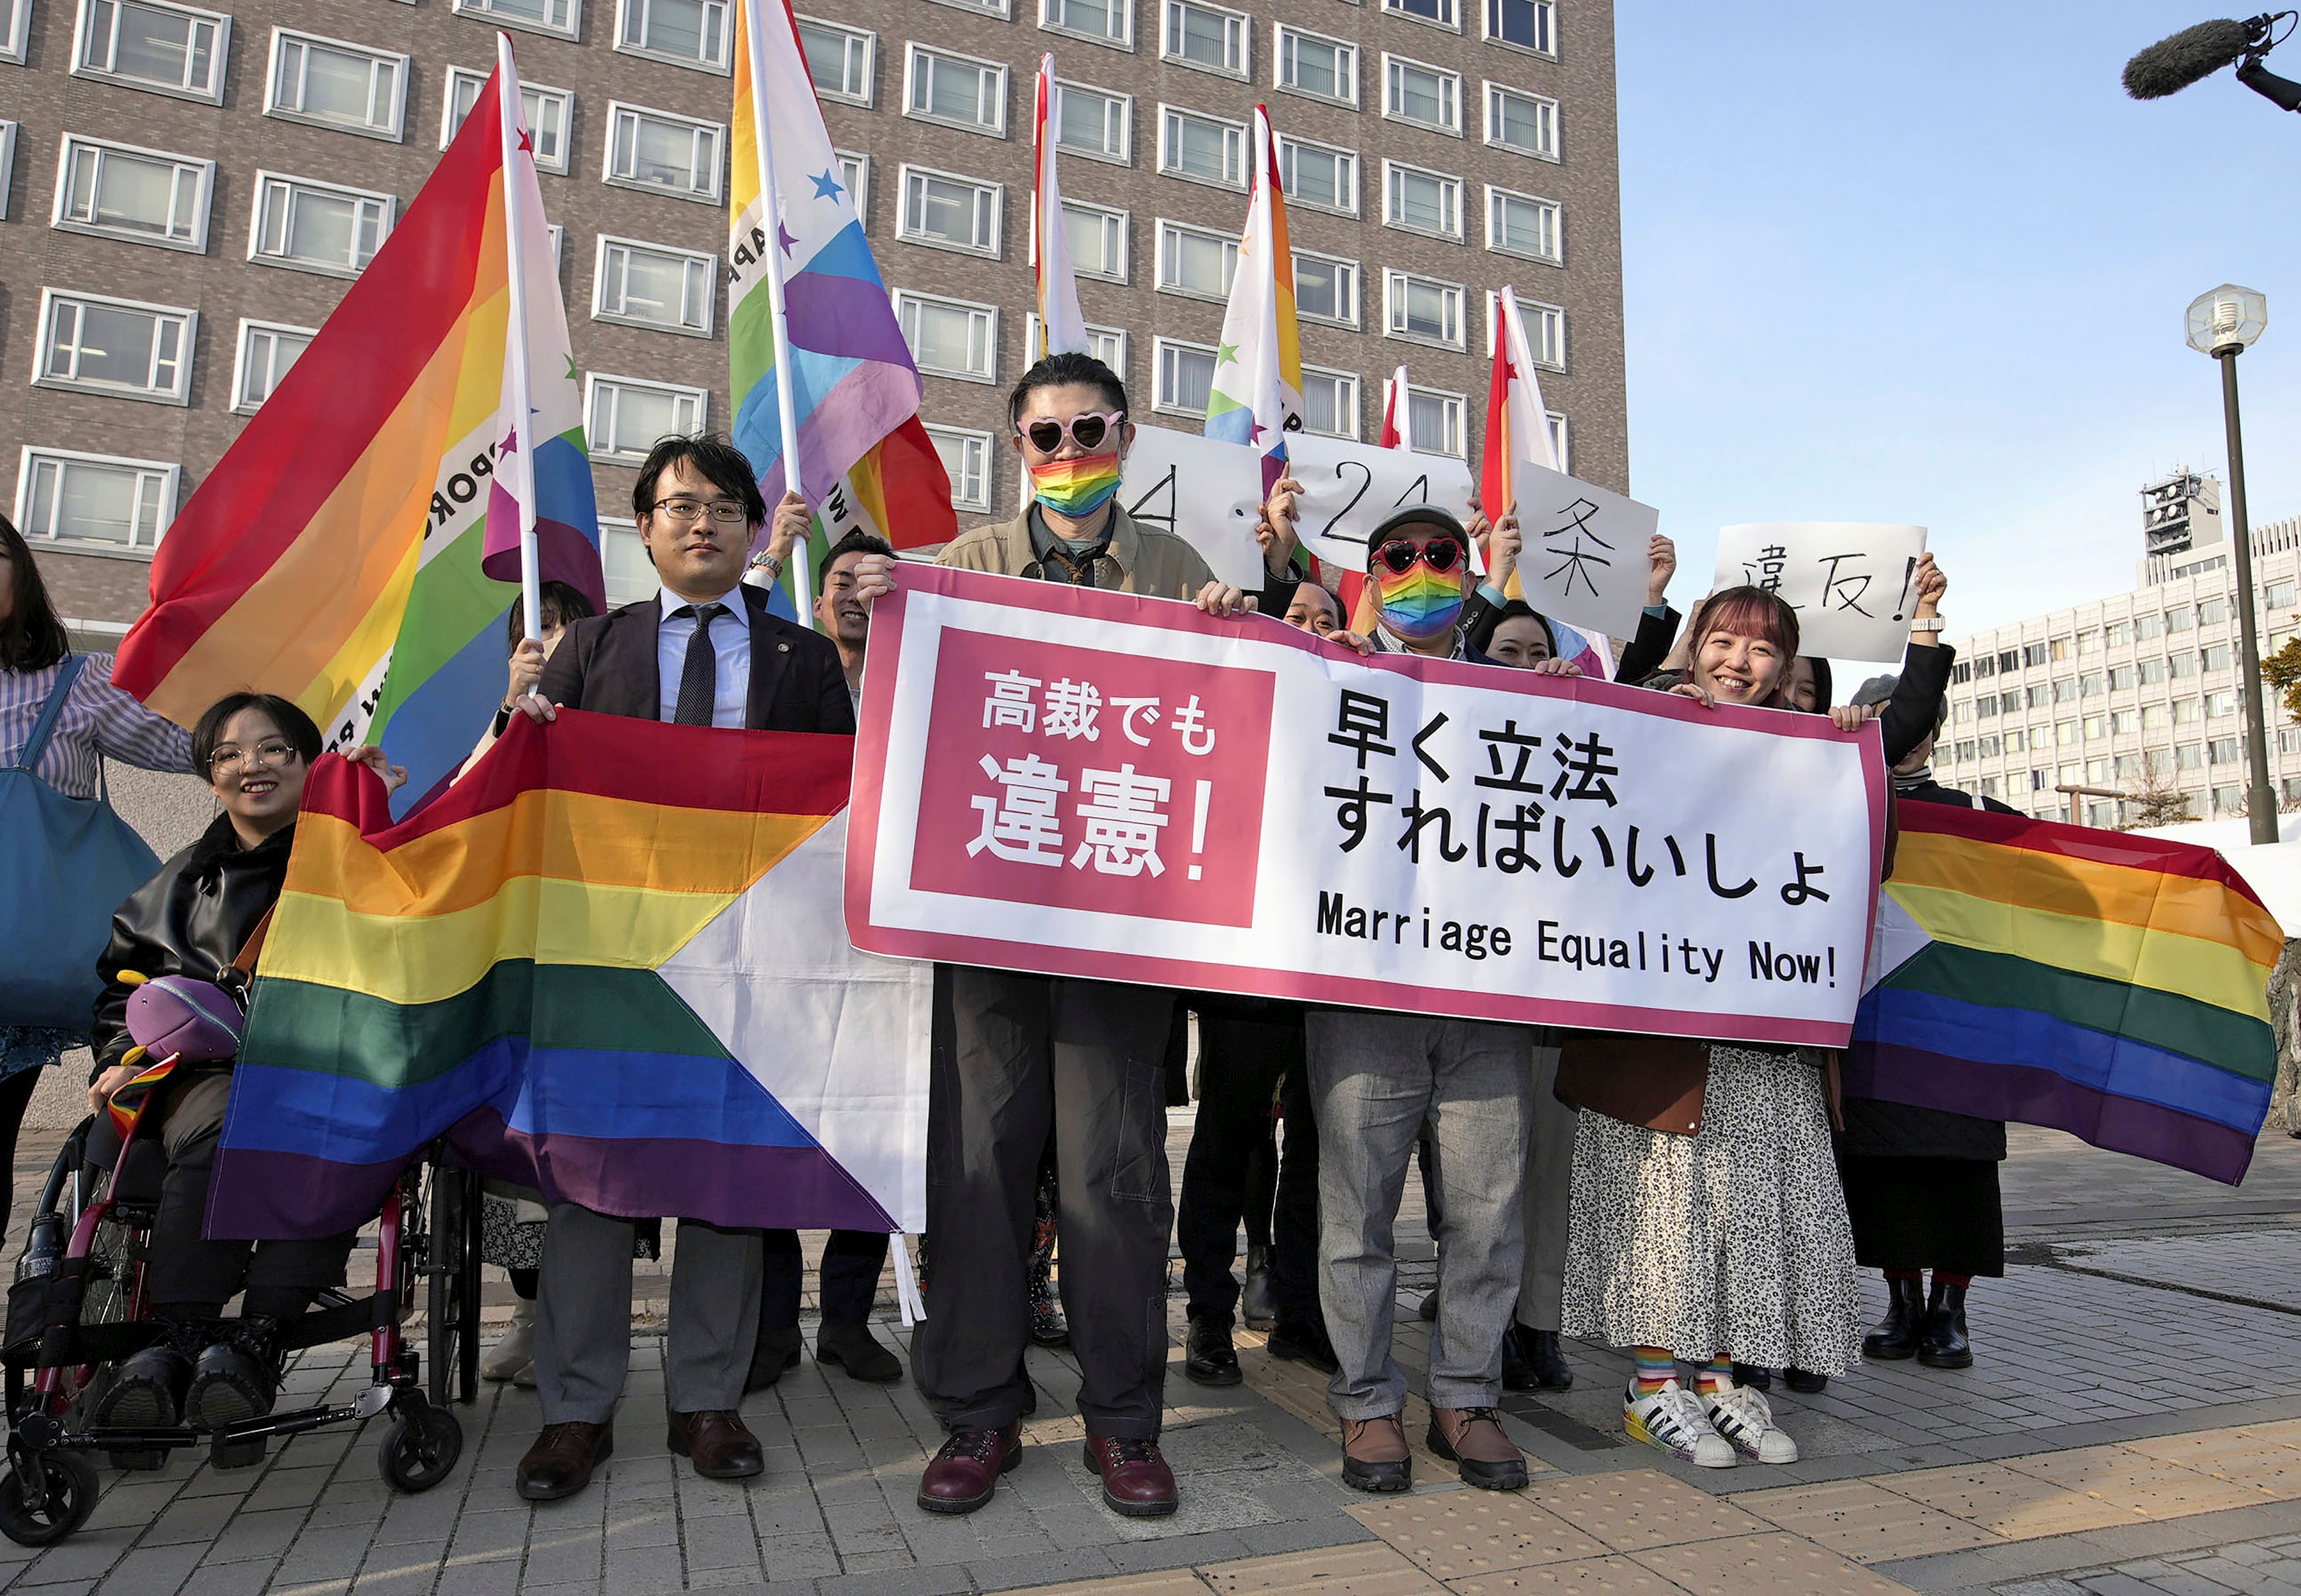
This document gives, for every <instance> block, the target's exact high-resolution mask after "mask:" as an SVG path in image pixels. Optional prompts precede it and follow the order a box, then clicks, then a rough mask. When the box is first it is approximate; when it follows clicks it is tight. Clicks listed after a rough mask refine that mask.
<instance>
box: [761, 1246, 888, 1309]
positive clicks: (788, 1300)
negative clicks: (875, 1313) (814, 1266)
mask: <svg viewBox="0 0 2301 1596" xmlns="http://www.w3.org/2000/svg"><path fill="white" fill-rule="evenodd" d="M759 1240H760V1241H762V1242H764V1243H765V1244H766V1274H765V1276H764V1278H763V1280H762V1282H761V1285H760V1289H759V1330H760V1333H762V1334H764V1333H766V1332H767V1331H770V1330H788V1329H790V1328H791V1326H793V1325H795V1324H798V1323H799V1279H800V1276H802V1275H803V1274H806V1273H807V1265H806V1263H805V1261H804V1260H803V1259H802V1258H800V1256H799V1233H798V1232H797V1231H795V1230H764V1231H761V1232H760V1233H759ZM886 1264H887V1237H886V1233H884V1232H883V1231H875V1230H835V1231H833V1232H832V1233H831V1239H830V1240H829V1241H825V1242H824V1246H823V1268H822V1270H821V1278H820V1281H819V1284H820V1287H821V1291H820V1296H821V1300H822V1303H823V1322H824V1324H867V1323H868V1322H869V1321H870V1318H871V1307H872V1304H874V1302H876V1301H877V1300H878V1299H879V1271H880V1270H882V1269H883V1268H884V1267H886Z"/></svg>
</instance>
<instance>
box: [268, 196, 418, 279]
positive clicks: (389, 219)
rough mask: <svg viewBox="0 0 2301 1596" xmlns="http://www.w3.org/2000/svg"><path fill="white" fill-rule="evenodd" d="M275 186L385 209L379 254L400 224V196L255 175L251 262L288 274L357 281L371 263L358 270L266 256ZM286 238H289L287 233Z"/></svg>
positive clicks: (378, 239)
mask: <svg viewBox="0 0 2301 1596" xmlns="http://www.w3.org/2000/svg"><path fill="white" fill-rule="evenodd" d="M274 183H280V184H285V185H288V186H289V187H290V188H297V189H309V190H314V191H316V192H318V193H322V194H332V195H337V196H341V197H344V198H347V199H354V200H357V201H359V202H360V203H361V204H363V205H365V204H370V203H373V204H377V205H381V206H382V207H383V220H382V222H381V226H379V227H378V229H377V230H376V237H375V247H376V249H377V250H378V251H379V252H380V251H381V249H382V248H383V244H384V240H385V239H387V238H390V237H391V230H392V229H393V228H394V227H396V226H397V225H398V223H399V199H398V196H396V195H390V194H379V193H377V192H376V191H375V190H374V189H372V188H353V187H352V186H351V185H349V184H348V183H327V182H322V181H321V180H319V179H317V178H302V177H297V176H296V175H295V174H294V173H292V172H285V171H269V170H259V171H257V172H256V174H255V182H254V183H252V184H251V185H250V186H249V187H250V188H251V189H252V191H253V193H254V195H255V203H254V204H253V205H250V206H249V207H248V218H247V258H248V260H249V261H250V262H251V263H256V264H260V265H265V266H277V267H279V268H280V269H281V270H282V271H286V272H314V273H316V274H318V275H319V276H322V277H357V276H358V275H359V274H360V273H361V272H364V271H365V270H367V261H363V262H362V263H359V264H358V265H356V266H355V265H351V264H348V263H347V264H345V265H342V266H338V265H334V264H332V263H322V262H318V261H306V260H301V259H297V258H296V257H292V256H289V255H267V254H266V253H264V202H265V196H266V194H267V192H268V191H269V188H270V186H271V185H272V184H274ZM358 225H359V224H358V223H354V227H355V230H356V228H357V226H358ZM282 238H285V234H284V233H283V235H282ZM374 259H375V256H374V255H369V256H368V261H372V260H374Z"/></svg>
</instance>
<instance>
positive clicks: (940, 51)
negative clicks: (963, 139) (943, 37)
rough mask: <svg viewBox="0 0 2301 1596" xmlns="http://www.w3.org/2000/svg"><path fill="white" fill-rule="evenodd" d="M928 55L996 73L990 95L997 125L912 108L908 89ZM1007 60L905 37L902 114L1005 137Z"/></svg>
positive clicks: (913, 119) (947, 125) (973, 131)
mask: <svg viewBox="0 0 2301 1596" xmlns="http://www.w3.org/2000/svg"><path fill="white" fill-rule="evenodd" d="M930 55H933V56H940V57H942V58H943V59H945V60H949V61H953V62H959V63H964V64H966V65H967V66H971V67H974V68H975V69H976V70H977V71H982V72H989V73H992V74H993V75H995V77H996V78H997V79H998V88H997V89H996V90H994V91H993V96H994V98H995V99H996V101H997V104H998V107H999V122H998V125H997V126H996V127H992V126H987V125H985V124H984V123H983V122H980V121H960V120H958V118H957V117H955V116H942V115H939V114H937V113H934V112H933V111H920V110H915V109H914V108H913V107H912V105H911V92H912V90H913V88H916V84H917V81H918V71H919V63H920V61H921V60H922V59H923V58H924V57H926V56H930ZM1007 75H1008V74H1007V64H1006V63H1004V62H1000V61H992V60H988V59H986V58H985V57H983V56H981V55H968V54H963V53H962V52H960V51H958V50H948V49H945V48H943V47H942V46H940V45H923V44H921V43H919V42H918V40H916V39H906V40H905V41H904V42H903V114H904V115H905V116H906V117H908V118H909V119H910V120H911V121H923V122H929V123H932V124H933V126H935V127H938V128H957V129H958V130H959V131H961V132H963V133H973V134H975V135H977V136H979V137H981V138H1006V137H1007Z"/></svg>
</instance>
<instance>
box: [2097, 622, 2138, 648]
mask: <svg viewBox="0 0 2301 1596" xmlns="http://www.w3.org/2000/svg"><path fill="white" fill-rule="evenodd" d="M2101 636H2102V641H2103V642H2104V644H2105V645H2107V646H2108V647H2109V648H2128V647H2130V646H2131V644H2132V642H2133V623H2132V622H2130V621H2112V622H2111V623H2109V624H2108V625H2106V626H2104V627H2103V628H2102V629H2101Z"/></svg>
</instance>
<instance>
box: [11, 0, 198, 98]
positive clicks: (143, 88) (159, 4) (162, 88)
mask: <svg viewBox="0 0 2301 1596" xmlns="http://www.w3.org/2000/svg"><path fill="white" fill-rule="evenodd" d="M6 3H7V0H0V4H6ZM134 4H138V5H142V6H145V7H146V8H148V9H150V10H152V11H164V12H172V13H175V14H176V15H178V16H180V17H184V18H186V19H188V21H191V22H193V23H194V24H198V23H202V22H205V23H206V24H207V25H208V26H210V27H212V28H213V29H215V39H214V41H213V44H211V45H210V46H209V48H208V87H207V88H191V87H189V86H188V85H185V84H176V83H155V82H153V81H152V80H151V79H148V78H130V77H126V76H123V75H122V74H121V73H119V72H116V71H113V70H112V69H111V68H110V67H97V66H89V65H88V64H87V59H88V46H89V44H90V43H92V42H93V40H92V38H91V34H92V30H93V29H94V28H95V26H96V0H79V5H78V7H77V8H76V9H77V13H78V14H77V15H76V16H75V17H74V18H73V21H72V43H71V75H72V76H73V77H75V78H88V79H94V80H95V81H96V82H98V83H116V84H118V85H119V86H120V87H121V88H133V89H136V90H138V91H139V92H141V93H144V94H158V95H167V96H170V97H171V98H173V99H179V100H195V101H197V102H198V103H199V104H204V105H221V104H223V84H224V68H225V64H226V62H227V61H228V59H229V53H230V49H231V13H229V12H222V11H209V10H207V9H206V8H205V7H203V6H197V5H184V4H179V0H134ZM16 9H17V12H18V14H19V15H20V16H21V15H23V14H26V13H29V11H30V10H31V6H30V4H29V0H18V4H17V7H16ZM112 34H113V37H112V40H111V41H110V42H111V43H112V44H113V46H114V48H115V50H116V48H117V41H118V39H119V35H120V11H119V8H118V7H117V6H115V7H113V13H112Z"/></svg>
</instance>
